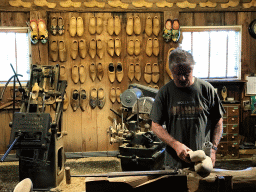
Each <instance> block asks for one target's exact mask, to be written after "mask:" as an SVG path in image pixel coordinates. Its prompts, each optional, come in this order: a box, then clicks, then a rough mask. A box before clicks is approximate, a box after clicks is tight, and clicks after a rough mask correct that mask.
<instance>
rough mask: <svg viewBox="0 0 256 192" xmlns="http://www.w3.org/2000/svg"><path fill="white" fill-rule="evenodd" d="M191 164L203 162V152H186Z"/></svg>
mask: <svg viewBox="0 0 256 192" xmlns="http://www.w3.org/2000/svg"><path fill="white" fill-rule="evenodd" d="M188 154H189V157H190V160H191V162H198V161H203V160H204V159H205V158H206V155H205V152H204V151H203V150H197V151H189V152H188Z"/></svg>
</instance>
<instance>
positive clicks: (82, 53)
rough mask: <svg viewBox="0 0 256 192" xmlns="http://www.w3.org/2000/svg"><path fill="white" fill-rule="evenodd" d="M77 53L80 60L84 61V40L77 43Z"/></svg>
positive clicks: (85, 53)
mask: <svg viewBox="0 0 256 192" xmlns="http://www.w3.org/2000/svg"><path fill="white" fill-rule="evenodd" d="M78 51H79V56H80V57H81V58H82V59H84V58H85V57H86V55H87V51H86V41H85V39H80V40H79V42H78Z"/></svg>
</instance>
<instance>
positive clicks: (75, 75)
mask: <svg viewBox="0 0 256 192" xmlns="http://www.w3.org/2000/svg"><path fill="white" fill-rule="evenodd" d="M71 70H72V72H71V78H72V81H73V82H74V83H75V84H76V83H78V81H79V72H78V66H77V65H73V66H72V69H71Z"/></svg>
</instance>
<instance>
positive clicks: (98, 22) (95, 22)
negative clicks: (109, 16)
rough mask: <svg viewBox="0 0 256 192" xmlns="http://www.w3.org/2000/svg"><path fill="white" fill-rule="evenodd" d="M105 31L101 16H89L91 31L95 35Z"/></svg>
mask: <svg viewBox="0 0 256 192" xmlns="http://www.w3.org/2000/svg"><path fill="white" fill-rule="evenodd" d="M102 31H103V20H102V18H101V17H90V18H89V33H90V34H91V35H94V34H95V33H97V34H98V35H100V34H101V33H102Z"/></svg>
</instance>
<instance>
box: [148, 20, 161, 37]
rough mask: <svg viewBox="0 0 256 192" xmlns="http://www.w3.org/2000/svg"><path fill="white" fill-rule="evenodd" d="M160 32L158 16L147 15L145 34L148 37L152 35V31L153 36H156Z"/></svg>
mask: <svg viewBox="0 0 256 192" xmlns="http://www.w3.org/2000/svg"><path fill="white" fill-rule="evenodd" d="M159 32H160V21H159V18H158V16H154V18H153V19H152V17H151V16H148V17H147V18H146V26H145V33H146V34H147V36H148V37H150V36H151V35H152V33H153V34H154V35H155V36H158V35H159Z"/></svg>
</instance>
